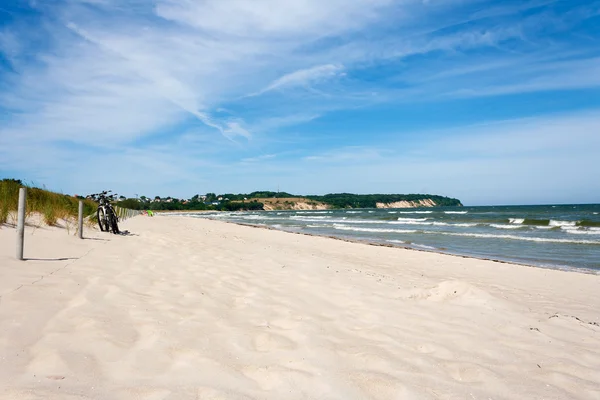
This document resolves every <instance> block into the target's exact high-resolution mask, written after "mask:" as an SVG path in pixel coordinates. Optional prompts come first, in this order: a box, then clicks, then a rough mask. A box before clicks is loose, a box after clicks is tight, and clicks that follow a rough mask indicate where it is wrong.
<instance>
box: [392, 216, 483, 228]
mask: <svg viewBox="0 0 600 400" xmlns="http://www.w3.org/2000/svg"><path fill="white" fill-rule="evenodd" d="M427 220H428V218H423V219H416V218H415V219H412V220H411V219H410V218H403V219H402V220H400V221H390V222H388V224H393V225H433V226H450V227H458V228H471V227H474V226H477V225H478V224H476V223H456V224H453V223H449V222H438V221H429V222H427Z"/></svg>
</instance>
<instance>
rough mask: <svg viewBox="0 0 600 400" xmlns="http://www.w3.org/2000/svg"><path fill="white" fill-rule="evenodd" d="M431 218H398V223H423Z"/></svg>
mask: <svg viewBox="0 0 600 400" xmlns="http://www.w3.org/2000/svg"><path fill="white" fill-rule="evenodd" d="M428 219H429V218H401V217H400V218H398V221H405V222H423V221H427V220H428Z"/></svg>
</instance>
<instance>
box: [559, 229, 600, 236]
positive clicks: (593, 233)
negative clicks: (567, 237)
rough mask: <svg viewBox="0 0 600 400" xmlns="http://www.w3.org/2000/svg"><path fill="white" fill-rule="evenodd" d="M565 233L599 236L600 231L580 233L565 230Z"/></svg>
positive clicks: (580, 231) (575, 230) (573, 230)
mask: <svg viewBox="0 0 600 400" xmlns="http://www.w3.org/2000/svg"><path fill="white" fill-rule="evenodd" d="M565 232H567V233H571V234H574V235H600V231H588V230H585V231H582V230H579V229H565Z"/></svg>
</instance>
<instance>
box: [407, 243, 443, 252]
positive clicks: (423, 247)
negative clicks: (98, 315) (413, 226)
mask: <svg viewBox="0 0 600 400" xmlns="http://www.w3.org/2000/svg"><path fill="white" fill-rule="evenodd" d="M411 246H412V247H416V248H418V249H424V250H437V249H436V248H435V247H432V246H427V245H425V244H418V243H411Z"/></svg>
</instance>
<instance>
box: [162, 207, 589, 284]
mask: <svg viewBox="0 0 600 400" xmlns="http://www.w3.org/2000/svg"><path fill="white" fill-rule="evenodd" d="M173 216H177V215H173ZM186 218H189V217H186ZM208 219H210V220H211V221H216V222H224V223H227V224H234V225H240V226H248V227H251V228H259V229H267V230H273V231H278V232H285V233H292V234H296V235H305V236H314V237H324V238H329V239H335V240H340V241H343V242H348V243H362V244H367V245H370V246H377V247H390V248H396V249H405V250H412V251H420V252H425V253H433V254H442V255H446V256H452V257H459V258H467V259H474V260H481V261H491V262H495V263H499V264H512V265H518V266H522V267H529V268H539V269H543V270H554V271H562V272H577V273H580V274H585V275H596V276H600V271H598V270H593V269H589V268H578V267H572V266H566V265H542V264H538V265H536V264H526V263H523V262H518V261H513V260H509V259H500V258H488V257H479V256H477V255H466V254H458V253H451V252H445V251H443V250H441V249H437V248H436V249H431V250H429V249H418V248H414V247H409V246H402V245H401V244H393V243H382V242H377V241H369V240H367V239H365V240H360V239H353V238H346V237H342V236H332V235H319V234H316V233H308V232H298V231H292V230H289V231H288V230H284V229H278V228H274V227H271V226H268V225H258V224H250V223H243V222H235V221H224V220H220V219H212V218H208Z"/></svg>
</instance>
